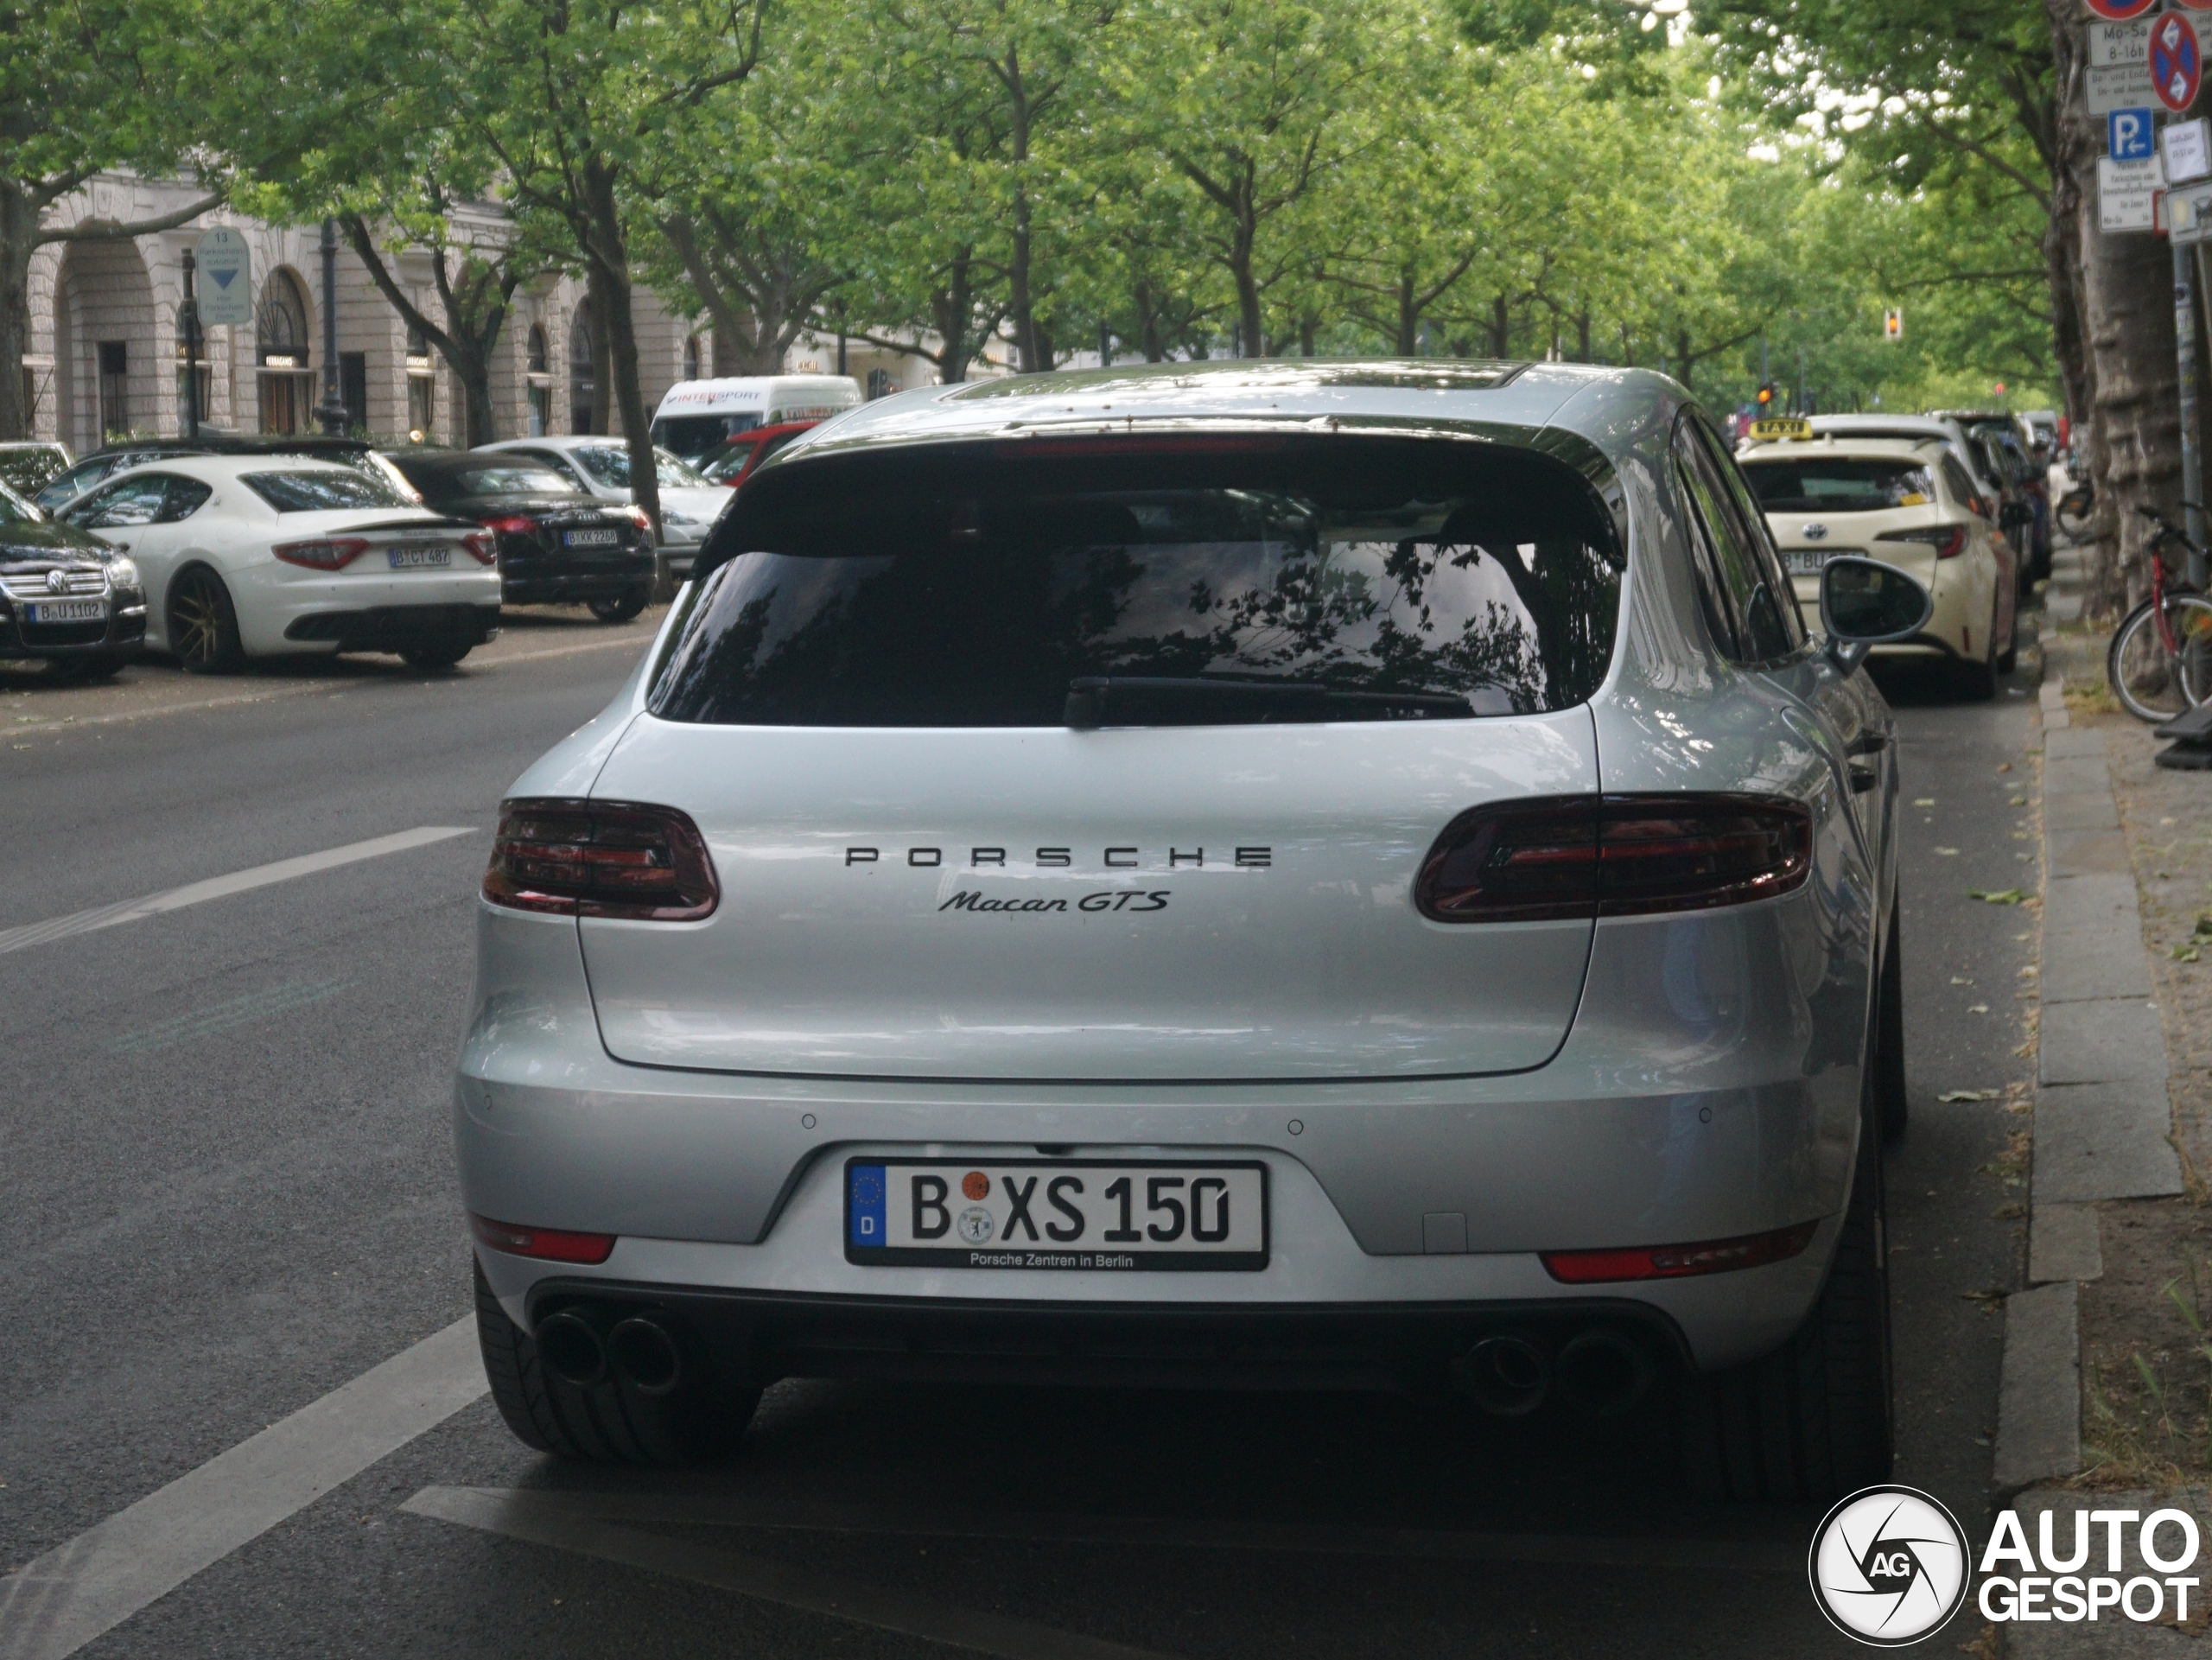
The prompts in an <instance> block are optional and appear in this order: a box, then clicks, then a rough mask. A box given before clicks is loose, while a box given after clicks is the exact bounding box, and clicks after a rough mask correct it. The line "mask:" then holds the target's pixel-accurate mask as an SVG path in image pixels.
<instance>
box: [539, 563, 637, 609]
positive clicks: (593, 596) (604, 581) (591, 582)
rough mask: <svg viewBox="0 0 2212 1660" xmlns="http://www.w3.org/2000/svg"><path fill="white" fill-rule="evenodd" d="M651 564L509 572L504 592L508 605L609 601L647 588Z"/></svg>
mask: <svg viewBox="0 0 2212 1660" xmlns="http://www.w3.org/2000/svg"><path fill="white" fill-rule="evenodd" d="M652 581H653V562H652V561H651V560H649V559H640V560H639V562H638V568H637V569H635V570H615V571H591V572H588V573H584V572H574V571H527V572H510V573H509V574H508V576H507V578H506V583H505V590H504V595H505V601H506V603H507V604H509V605H565V604H573V603H575V602H576V601H582V600H611V599H616V598H619V597H620V596H621V595H625V594H631V593H635V592H637V591H638V590H639V589H641V588H648V587H650V586H651V585H652Z"/></svg>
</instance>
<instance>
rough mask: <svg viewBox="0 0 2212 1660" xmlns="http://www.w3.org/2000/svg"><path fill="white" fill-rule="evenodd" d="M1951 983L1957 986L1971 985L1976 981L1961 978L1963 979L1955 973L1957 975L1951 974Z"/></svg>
mask: <svg viewBox="0 0 2212 1660" xmlns="http://www.w3.org/2000/svg"><path fill="white" fill-rule="evenodd" d="M1951 983H1952V984H1953V985H1955V986H1970V985H1972V984H1973V983H1974V982H1973V981H1971V980H1961V978H1960V977H1959V976H1957V975H1953V976H1951Z"/></svg>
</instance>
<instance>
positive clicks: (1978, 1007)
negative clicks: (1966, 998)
mask: <svg viewBox="0 0 2212 1660" xmlns="http://www.w3.org/2000/svg"><path fill="white" fill-rule="evenodd" d="M1987 1013H1989V1005H1988V1004H1987V1003H1968V1004H1967V1014H1987Z"/></svg>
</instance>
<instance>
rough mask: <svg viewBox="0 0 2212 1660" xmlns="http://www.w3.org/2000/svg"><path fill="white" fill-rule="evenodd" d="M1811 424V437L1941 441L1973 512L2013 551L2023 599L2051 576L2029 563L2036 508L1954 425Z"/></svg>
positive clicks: (1886, 419)
mask: <svg viewBox="0 0 2212 1660" xmlns="http://www.w3.org/2000/svg"><path fill="white" fill-rule="evenodd" d="M1811 423H1812V428H1813V430H1814V431H1815V432H1816V433H1821V434H1827V433H1834V435H1835V436H1837V437H1839V438H1900V439H1904V441H1906V442H1919V441H1921V440H1922V439H1924V438H1939V439H1941V440H1942V442H1944V444H1945V445H1946V446H1947V447H1948V448H1949V449H1950V451H1951V453H1952V454H1953V455H1955V456H1956V457H1957V458H1958V461H1959V464H1960V465H1961V467H1964V468H1965V469H1966V472H1967V477H1968V478H1969V479H1970V480H1972V481H1973V484H1974V502H1973V504H1972V505H1973V506H1974V511H1975V512H1978V513H1980V515H1981V516H1982V517H1983V518H1986V519H1988V520H1989V521H1990V523H1992V524H1993V525H1996V526H1997V528H1998V529H1999V531H2002V532H2003V534H2004V537H2005V540H2006V541H2007V542H2009V543H2010V544H2012V548H2013V550H2014V553H2015V555H2016V556H2017V557H2015V559H2014V561H2013V567H2014V570H2015V572H2016V578H2015V580H2016V581H2017V582H2018V586H2019V588H2020V591H2021V592H2023V593H2025V592H2026V591H2027V589H2028V588H2030V587H2031V585H2032V584H2033V583H2034V582H2035V580H2036V578H2037V576H2038V575H2045V576H2047V575H2049V570H2048V568H2047V567H2046V568H2045V569H2044V570H2042V571H2040V572H2038V571H2037V568H2036V564H2035V560H2034V557H2033V549H2034V545H2035V544H2034V537H2033V535H2032V532H2031V526H2032V525H2033V522H2034V518H2035V506H2034V504H2033V503H2032V502H2031V501H2030V500H2029V499H2028V498H2027V494H2026V493H2025V492H2024V490H2023V489H2022V488H2021V487H2020V485H2019V483H2018V480H2015V479H2013V478H2012V477H2011V476H2010V474H2009V471H2008V469H2007V468H2006V467H2005V466H2004V465H2002V464H2001V462H2000V461H1999V459H1998V458H1996V457H1994V456H1993V455H1990V453H1989V451H1988V448H1987V447H1986V446H1985V445H1983V444H1981V443H1980V442H1977V441H1976V440H1975V438H1974V435H1973V434H1971V433H1969V432H1967V429H1965V428H1964V427H1963V426H1961V424H1960V423H1958V422H1957V421H1955V420H1953V419H1951V418H1950V417H1948V416H1935V415H1917V416H1916V415H1815V416H1814V417H1811Z"/></svg>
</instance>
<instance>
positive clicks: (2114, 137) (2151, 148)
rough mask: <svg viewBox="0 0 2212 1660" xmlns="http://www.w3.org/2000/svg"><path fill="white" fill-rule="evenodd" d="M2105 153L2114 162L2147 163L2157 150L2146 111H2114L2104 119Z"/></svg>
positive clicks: (2149, 115)
mask: <svg viewBox="0 0 2212 1660" xmlns="http://www.w3.org/2000/svg"><path fill="white" fill-rule="evenodd" d="M2105 137H2106V143H2105V153H2106V154H2107V155H2108V156H2111V157H2112V159H2113V161H2115V162H2147V161H2149V160H2150V159H2151V157H2152V155H2153V154H2154V153H2155V152H2156V151H2157V149H2158V143H2157V134H2156V133H2155V132H2153V130H2152V126H2151V112H2150V111H2148V110H2114V111H2113V112H2112V113H2111V114H2110V115H2108V116H2107V117H2106V118H2105Z"/></svg>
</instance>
